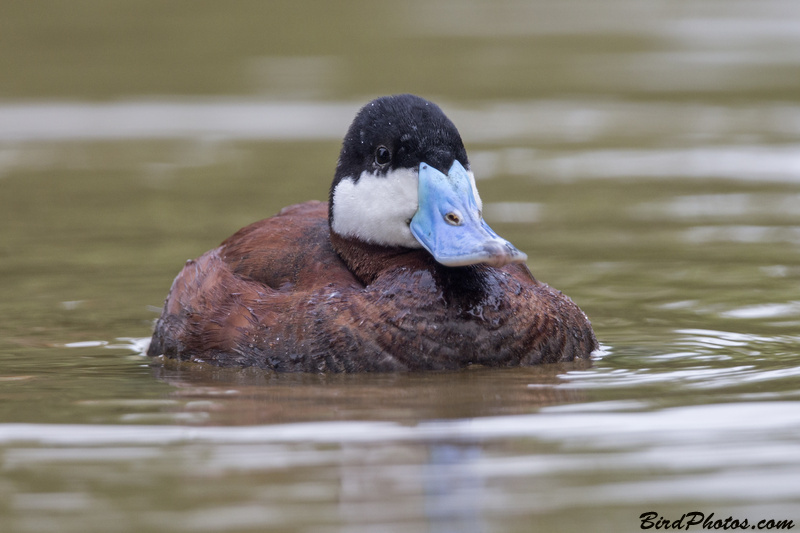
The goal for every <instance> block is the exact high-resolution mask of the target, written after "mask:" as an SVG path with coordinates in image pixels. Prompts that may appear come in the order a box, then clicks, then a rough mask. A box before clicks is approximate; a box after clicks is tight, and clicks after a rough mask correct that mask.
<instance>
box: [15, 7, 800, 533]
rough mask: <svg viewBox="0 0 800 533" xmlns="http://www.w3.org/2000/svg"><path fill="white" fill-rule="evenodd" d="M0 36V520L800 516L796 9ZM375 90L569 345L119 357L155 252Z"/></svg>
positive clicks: (428, 13)
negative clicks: (354, 369) (440, 155)
mask: <svg viewBox="0 0 800 533" xmlns="http://www.w3.org/2000/svg"><path fill="white" fill-rule="evenodd" d="M0 35H2V36H3V37H2V39H0V41H2V43H3V44H2V46H0V64H2V65H4V66H3V72H4V74H3V76H2V77H0V228H1V229H2V231H0V295H1V296H2V298H0V530H2V531H3V532H6V531H8V532H12V533H16V532H45V531H47V532H49V531H63V532H76V533H78V532H79V533H91V532H103V533H105V532H142V531H154V532H155V531H159V532H162V531H191V532H195V531H225V532H245V531H309V532H328V531H365V532H366V531H370V532H371V531H398V532H399V531H403V532H407V531H436V532H441V531H448V532H449V531H459V532H473V531H475V532H478V531H520V532H521V531H526V532H527V531H615V532H616V531H634V530H639V528H640V525H641V522H640V520H639V516H640V515H641V514H642V513H645V512H649V511H653V512H656V513H658V515H659V516H663V517H666V518H668V519H670V520H676V519H679V518H680V517H681V515H682V514H684V513H690V512H695V511H698V512H702V513H704V516H705V517H706V518H707V517H708V516H710V515H711V513H714V520H716V519H720V518H721V519H725V518H727V517H729V516H730V517H733V518H736V519H738V520H740V521H741V520H744V519H747V520H748V521H749V524H750V525H754V524H758V522H759V521H760V520H775V521H780V520H793V522H794V525H795V526H797V525H798V524H800V482H799V481H798V480H799V479H800V385H798V383H800V357H798V356H799V355H800V4H797V5H796V4H795V3H793V2H783V1H777V0H769V1H764V2H758V3H749V2H735V1H734V2H731V1H724V2H723V1H710V0H701V1H696V2H680V1H677V0H673V1H664V2H638V1H637V2H634V1H625V0H623V1H620V2H588V1H558V2H555V1H553V2H544V1H533V2H502V1H501V2H497V1H491V2H489V1H485V2H484V1H475V2H449V1H434V2H410V3H405V4H397V3H394V4H390V3H380V2H378V3H375V2H351V3H347V4H346V5H343V6H341V5H337V3H328V4H323V3H305V2H291V3H290V2H286V3H284V2H263V3H261V2H238V3H235V4H225V6H223V5H221V4H217V3H214V2H206V1H193V2H188V1H186V2H183V1H178V2H170V3H168V4H163V3H160V2H151V1H149V0H147V1H139V2H128V1H119V2H92V1H85V2H70V3H61V2H55V1H52V2H51V1H48V2H37V3H21V2H17V3H13V2H12V3H8V4H7V5H3V6H2V7H0ZM397 92H414V93H418V94H421V95H422V96H425V97H428V98H430V99H433V100H434V101H436V102H438V103H439V104H440V105H441V106H442V107H443V108H444V110H445V112H446V113H447V114H448V115H449V116H450V117H451V118H452V119H453V121H454V122H455V123H456V125H457V126H458V127H459V129H460V131H461V134H462V136H463V138H464V140H465V143H466V145H467V149H468V151H469V153H470V157H471V161H472V166H473V169H474V170H475V173H476V176H477V177H478V178H479V181H478V187H479V189H480V191H481V196H482V197H483V199H484V202H485V205H486V208H485V216H486V218H487V220H488V222H489V223H490V224H491V225H492V227H493V228H494V229H495V230H497V231H498V232H499V233H500V234H501V235H503V236H504V237H507V238H508V239H509V240H511V241H512V242H514V243H515V244H516V245H517V246H518V247H519V248H520V249H522V250H523V251H525V252H526V253H527V254H528V256H529V266H530V267H531V269H532V271H533V272H534V274H535V275H536V276H537V277H538V278H539V279H541V280H543V281H546V282H547V283H549V284H551V285H553V286H555V287H557V288H559V289H561V290H563V291H564V292H565V293H567V294H569V295H570V296H571V297H572V298H573V299H574V300H575V301H576V302H577V303H578V304H579V305H580V306H581V307H582V308H583V309H584V311H586V313H587V314H588V315H589V317H590V318H591V319H592V322H593V324H594V327H595V330H596V332H597V336H598V338H599V339H600V341H601V343H602V345H603V346H602V350H600V351H599V352H598V353H597V354H596V357H595V358H594V359H593V360H592V361H591V363H585V364H584V363H580V364H565V365H554V366H544V367H539V368H525V369H501V370H497V369H494V370H493V369H480V368H476V369H470V370H465V371H462V372H454V373H441V374H439V373H436V374H396V375H395V374H392V375H367V376H340V375H330V376H328V375H271V374H267V373H264V372H261V371H255V370H251V369H246V370H232V369H216V368H208V367H204V366H201V365H193V364H186V363H183V364H179V363H175V362H169V361H167V362H164V361H158V360H157V361H151V360H148V359H147V358H146V357H144V356H143V355H142V353H143V350H144V347H145V346H146V343H147V341H148V337H149V334H150V332H151V328H152V323H153V321H154V319H155V318H156V317H157V316H158V313H159V310H160V306H161V304H162V302H163V299H164V297H165V296H166V292H167V290H168V288H169V285H170V283H171V280H172V278H173V277H174V276H175V274H176V273H177V272H178V270H179V269H180V267H181V265H182V264H183V262H184V261H185V260H186V259H188V258H192V257H196V256H198V255H200V254H201V253H203V252H204V251H206V250H208V249H210V248H212V247H214V246H216V245H217V244H218V243H219V242H220V241H221V240H223V239H224V238H225V237H227V236H228V235H230V234H231V233H233V232H234V231H235V230H237V229H238V228H239V227H241V226H244V225H245V224H248V223H249V222H252V221H255V220H257V219H259V218H263V217H265V216H269V215H271V214H274V213H275V212H277V211H278V210H279V209H280V208H281V207H283V206H285V205H289V204H292V203H296V202H300V201H304V200H307V199H325V197H326V195H327V189H328V186H329V183H330V179H331V178H332V173H333V167H334V164H335V161H336V157H337V154H338V149H339V144H340V139H341V136H342V135H343V134H344V131H345V130H346V128H347V126H348V125H349V121H350V120H351V119H352V116H353V114H354V113H355V111H356V110H357V109H358V107H359V106H360V105H362V104H363V103H365V102H366V101H368V100H369V99H370V98H372V97H374V96H376V95H379V94H387V93H397ZM699 528H700V526H695V527H694V528H693V529H694V530H699Z"/></svg>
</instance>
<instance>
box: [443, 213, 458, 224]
mask: <svg viewBox="0 0 800 533" xmlns="http://www.w3.org/2000/svg"><path fill="white" fill-rule="evenodd" d="M444 219H445V221H446V222H447V223H448V224H450V225H451V226H460V225H461V217H460V216H459V215H458V213H455V212H453V211H450V212H449V213H447V214H446V215H445V216H444Z"/></svg>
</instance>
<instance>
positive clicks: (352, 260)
mask: <svg viewBox="0 0 800 533" xmlns="http://www.w3.org/2000/svg"><path fill="white" fill-rule="evenodd" d="M331 245H332V246H333V249H334V250H335V251H336V253H337V254H338V255H339V257H341V258H342V261H344V263H345V264H346V265H347V267H348V268H349V269H350V271H351V272H352V273H353V274H355V276H356V277H357V278H358V279H359V280H361V282H362V283H363V284H364V285H369V284H370V283H372V282H373V281H374V280H375V278H376V277H378V275H379V274H380V273H382V272H385V271H387V270H389V269H391V268H393V267H396V266H398V264H403V265H406V264H407V265H408V266H417V267H423V266H428V265H430V264H431V263H433V258H432V257H430V255H429V254H428V253H427V252H425V251H424V250H412V249H411V248H403V247H399V246H380V245H377V244H369V243H365V242H361V241H357V240H353V239H346V238H344V237H342V236H340V235H339V234H337V233H335V232H334V231H331Z"/></svg>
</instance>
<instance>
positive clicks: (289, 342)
mask: <svg viewBox="0 0 800 533" xmlns="http://www.w3.org/2000/svg"><path fill="white" fill-rule="evenodd" d="M327 217H328V205H327V204H325V203H322V202H307V203H303V204H299V205H295V206H291V207H288V208H285V209H284V210H283V211H281V213H279V214H278V215H277V216H275V217H272V218H268V219H266V220H262V221H260V222H256V223H255V224H252V225H250V226H248V227H246V228H244V229H242V230H240V231H239V232H237V233H236V234H235V235H233V236H232V237H230V238H228V239H227V240H226V241H225V242H224V243H222V245H221V246H220V247H219V248H216V249H214V250H211V251H210V252H207V253H206V254H204V255H203V256H201V257H200V258H199V259H197V260H195V261H189V262H188V263H187V264H186V266H185V267H184V268H183V271H182V272H181V273H180V274H179V275H178V277H177V278H176V279H175V282H174V283H173V285H172V289H171V290H170V293H169V296H168V297H167V302H166V304H165V306H164V312H163V314H162V316H161V318H160V319H159V321H158V323H157V325H156V331H155V333H154V335H153V341H152V343H151V344H150V349H149V351H148V354H149V355H160V354H164V355H166V356H168V357H174V358H180V359H187V360H193V361H202V362H208V363H212V364H215V365H220V366H257V367H261V368H267V369H271V370H276V371H279V372H298V371H300V372H364V371H392V370H441V369H455V368H462V367H465V366H468V365H470V364H481V365H489V366H516V365H532V364H537V363H550V362H557V361H570V360H572V359H574V358H576V357H577V358H583V357H587V356H588V355H589V353H590V352H591V351H592V350H594V349H595V348H596V347H597V344H596V340H595V337H594V334H593V332H592V329H591V326H590V324H589V321H588V320H587V318H586V316H585V315H584V314H583V312H581V310H580V309H578V307H577V306H576V305H575V304H574V303H572V301H571V300H570V299H569V298H568V297H566V296H565V295H563V294H561V293H560V292H559V291H556V290H553V289H551V288H550V287H548V286H547V285H545V284H543V283H540V282H538V281H536V280H535V279H534V278H533V276H532V275H531V274H530V271H529V270H528V268H527V267H525V266H524V265H520V264H511V265H508V266H505V267H503V268H499V269H498V268H492V267H487V266H482V265H476V266H471V267H456V268H450V267H445V266H442V265H439V264H438V263H436V262H435V261H434V260H433V258H431V257H430V255H429V254H428V253H427V252H425V251H422V250H409V249H402V248H389V249H386V248H383V247H378V246H374V245H364V244H362V243H356V242H352V241H346V240H344V239H341V238H337V236H336V235H335V234H334V238H333V239H331V233H330V230H329V227H328V219H327ZM332 241H333V242H335V243H336V248H337V249H338V250H339V251H340V253H341V254H342V258H340V257H339V256H338V255H337V253H336V251H334V245H333V244H332ZM348 265H350V266H349V267H348Z"/></svg>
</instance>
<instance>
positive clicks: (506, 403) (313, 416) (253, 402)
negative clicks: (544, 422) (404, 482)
mask: <svg viewBox="0 0 800 533" xmlns="http://www.w3.org/2000/svg"><path fill="white" fill-rule="evenodd" d="M591 364H592V363H591V361H580V362H575V363H565V364H555V365H542V366H540V367H533V368H514V369H507V370H506V369H481V368H475V369H470V370H465V371H460V372H441V373H420V374H415V373H401V374H366V375H364V374H359V375H340V374H276V373H271V372H268V371H264V370H260V369H244V370H242V369H232V368H219V367H215V366H211V365H205V364H199V363H187V362H180V361H175V360H172V359H162V358H158V359H157V360H156V362H155V363H154V364H153V370H154V373H155V375H156V377H157V378H158V379H160V380H163V381H165V382H167V383H169V384H170V385H171V386H172V387H174V392H173V393H172V394H171V397H172V398H175V399H179V400H180V401H181V402H182V405H183V408H182V411H183V412H184V416H185V414H186V413H191V414H192V415H191V416H197V415H198V414H199V413H201V412H203V413H206V416H207V418H206V419H204V420H198V421H200V422H202V423H206V424H207V423H213V422H214V421H220V422H221V423H223V424H263V423H273V422H297V421H305V420H386V419H390V420H406V421H409V422H416V421H418V420H424V419H429V418H430V419H452V418H460V417H475V416H489V415H505V414H519V413H529V412H532V411H535V410H536V409H538V408H540V407H542V406H544V405H552V404H560V403H571V402H577V401H581V394H580V393H578V392H576V391H575V390H573V389H570V388H565V387H564V386H563V380H562V379H561V377H560V376H561V375H563V373H564V372H566V371H572V370H579V369H585V368H589V367H590V366H591ZM532 385H533V386H532ZM204 402H207V403H204ZM175 414H176V413H171V415H173V416H174V415H175Z"/></svg>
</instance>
